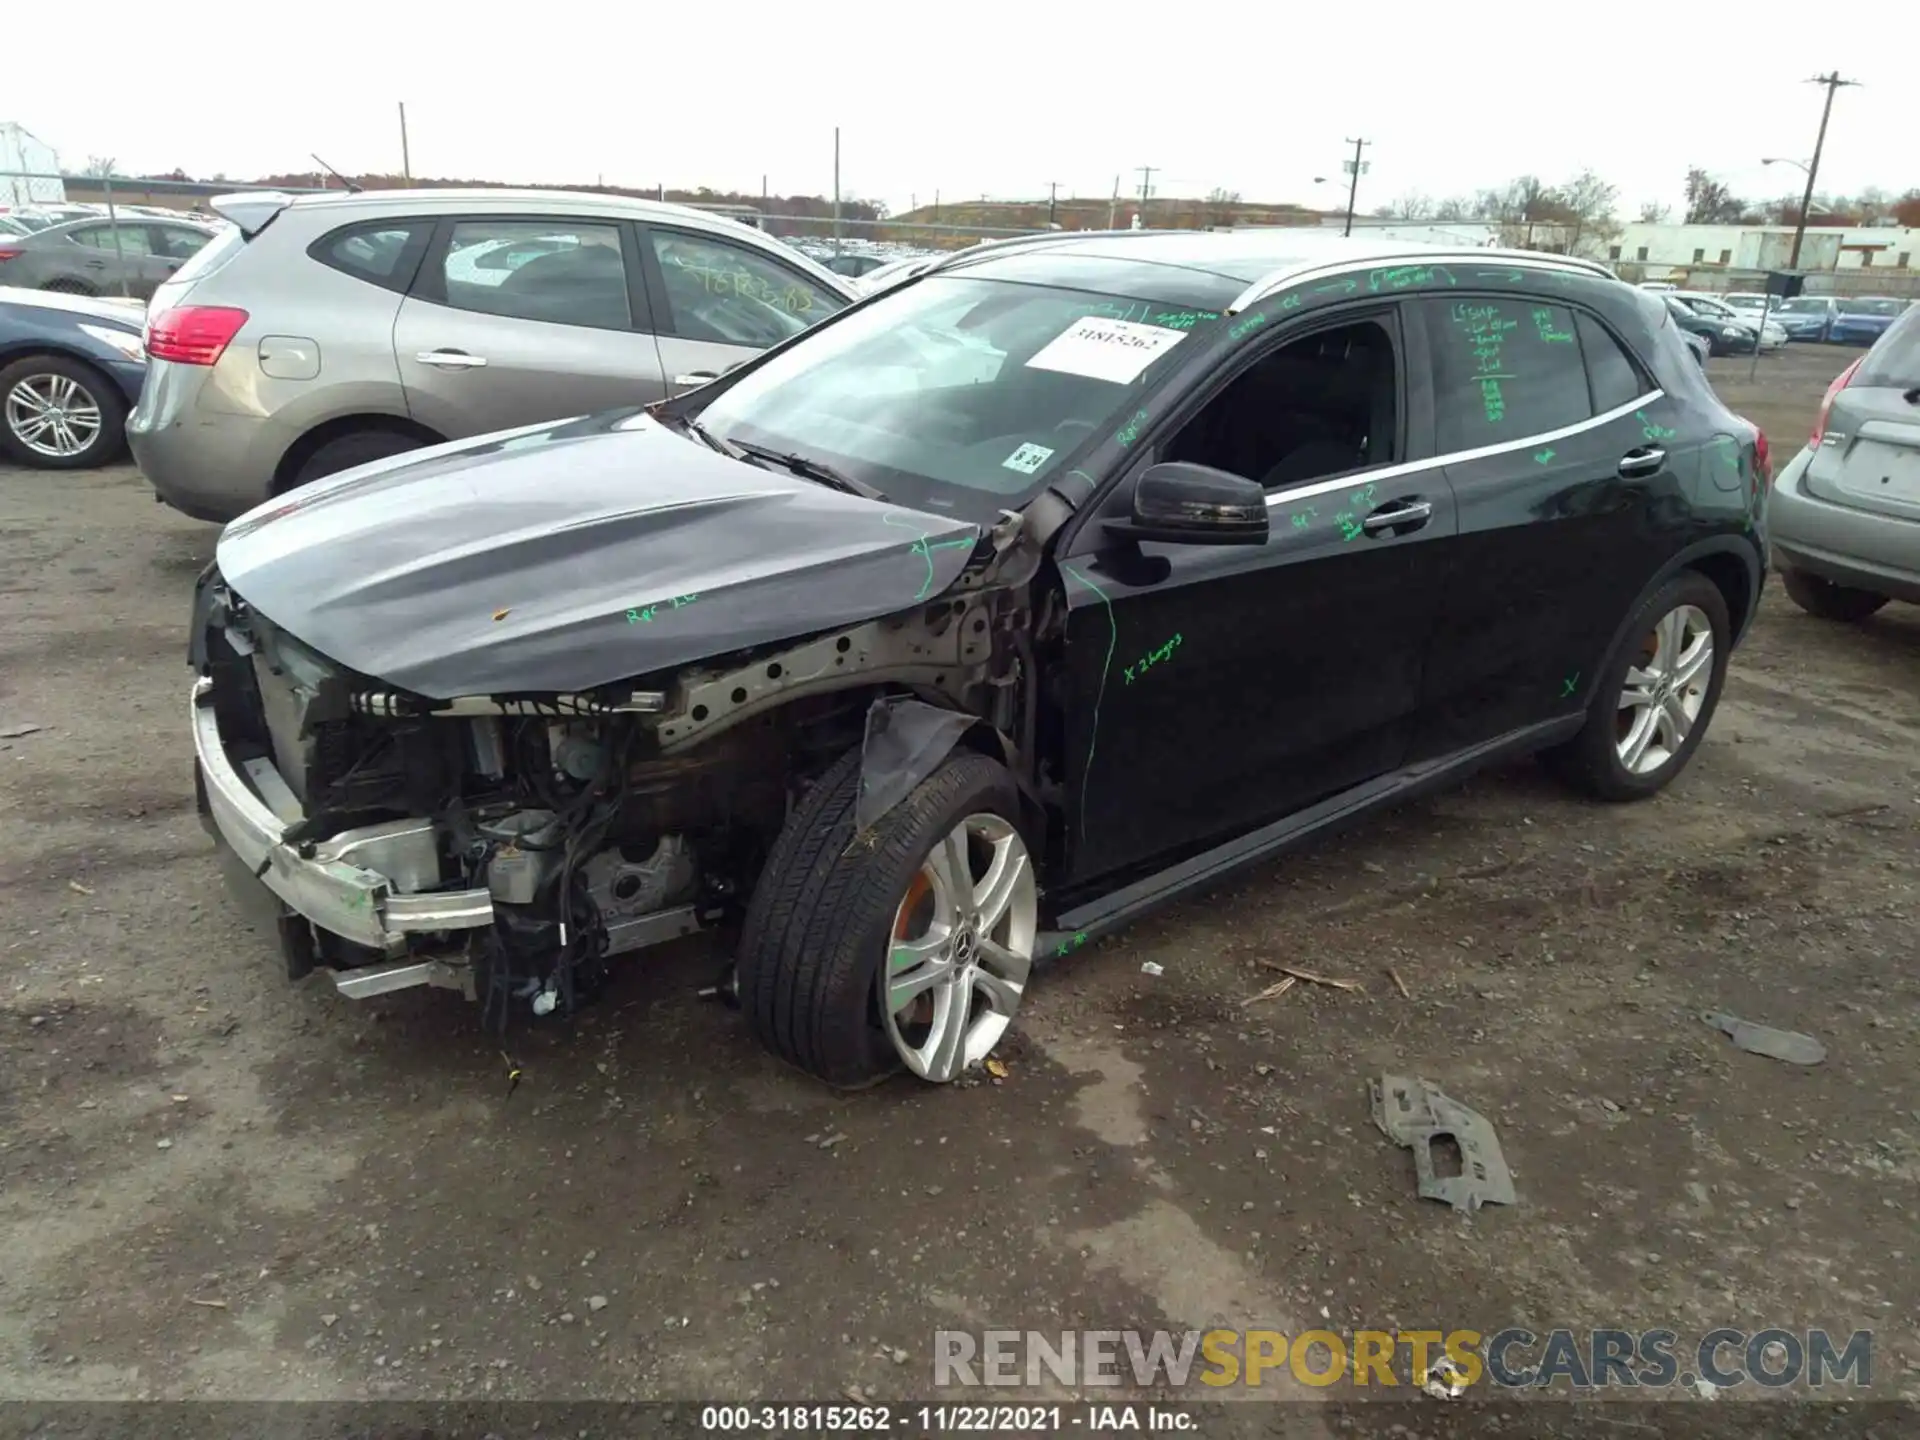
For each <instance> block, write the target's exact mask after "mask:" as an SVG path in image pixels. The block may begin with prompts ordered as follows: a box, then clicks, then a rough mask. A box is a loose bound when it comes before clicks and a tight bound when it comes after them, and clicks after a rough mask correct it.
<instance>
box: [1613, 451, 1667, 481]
mask: <svg viewBox="0 0 1920 1440" xmlns="http://www.w3.org/2000/svg"><path fill="white" fill-rule="evenodd" d="M1666 463H1667V452H1666V451H1664V450H1662V449H1661V448H1660V447H1659V446H1658V445H1642V446H1641V447H1640V448H1639V449H1637V450H1629V451H1627V453H1626V454H1625V455H1622V456H1621V457H1620V475H1621V478H1622V479H1625V480H1644V479H1646V478H1647V476H1649V475H1657V474H1659V473H1660V467H1661V466H1662V465H1664V464H1666Z"/></svg>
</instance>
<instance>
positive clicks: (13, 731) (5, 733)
mask: <svg viewBox="0 0 1920 1440" xmlns="http://www.w3.org/2000/svg"><path fill="white" fill-rule="evenodd" d="M44 728H45V727H44V726H40V725H8V726H7V727H5V728H4V729H0V740H18V739H19V738H20V737H21V736H22V735H31V734H33V733H34V732H35V731H36V730H41V729H44Z"/></svg>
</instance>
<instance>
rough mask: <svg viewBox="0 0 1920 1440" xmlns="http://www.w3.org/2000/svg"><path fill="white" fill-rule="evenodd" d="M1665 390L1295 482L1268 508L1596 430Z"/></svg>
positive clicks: (1269, 502) (1271, 498) (1271, 499)
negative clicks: (1534, 427)
mask: <svg viewBox="0 0 1920 1440" xmlns="http://www.w3.org/2000/svg"><path fill="white" fill-rule="evenodd" d="M1666 393H1667V392H1666V391H1664V390H1660V389H1654V390H1649V391H1648V392H1647V393H1646V394H1645V395H1642V396H1640V397H1639V398H1638V399H1634V400H1629V401H1628V402H1627V403H1626V404H1624V405H1616V406H1614V408H1613V409H1611V410H1609V411H1607V412H1606V413H1605V414H1603V415H1595V416H1593V417H1592V418H1591V419H1588V420H1581V421H1578V422H1576V423H1575V424H1572V425H1562V426H1561V427H1560V428H1559V429H1558V430H1542V431H1539V432H1537V433H1536V434H1532V435H1522V436H1520V437H1519V438H1518V439H1515V440H1502V441H1501V442H1500V443H1499V444H1498V445H1481V446H1477V447H1475V448H1474V449H1472V450H1454V451H1450V452H1448V453H1447V454H1445V455H1434V456H1431V457H1430V458H1428V459H1425V460H1409V461H1407V462H1406V463H1404V464H1400V465H1388V466H1385V467H1383V468H1381V469H1378V470H1349V471H1347V472H1346V473H1345V474H1344V475H1340V476H1336V477H1335V478H1333V479H1331V480H1316V481H1314V482H1313V483H1312V484H1311V485H1296V486H1295V487H1294V488H1292V489H1291V490H1283V491H1281V492H1280V493H1279V494H1277V495H1269V496H1268V497H1267V508H1268V509H1269V510H1271V509H1273V508H1274V507H1276V506H1279V505H1291V504H1292V503H1293V502H1294V501H1296V500H1309V499H1312V498H1313V497H1314V496H1316V495H1330V494H1332V493H1333V492H1334V491H1336V490H1351V489H1352V488H1354V487H1355V486H1356V485H1373V484H1377V483H1378V482H1379V481H1382V480H1394V479H1398V478H1399V477H1401V476H1403V475H1418V474H1420V473H1421V472H1422V471H1426V470H1432V469H1436V468H1438V467H1440V466H1444V465H1464V464H1466V463H1467V462H1469V461H1472V460H1484V459H1487V458H1488V457H1490V456H1494V455H1506V454H1509V453H1511V452H1513V451H1515V450H1526V449H1529V448H1530V447H1532V446H1535V445H1539V444H1543V443H1545V442H1549V441H1553V440H1564V439H1566V438H1567V437H1569V436H1572V435H1579V434H1583V433H1584V432H1586V431H1588V430H1597V429H1598V428H1599V427H1600V426H1602V425H1611V424H1612V423H1613V422H1614V421H1616V420H1624V419H1626V418H1627V416H1629V415H1631V414H1633V412H1634V411H1636V410H1641V409H1644V408H1645V407H1647V406H1648V405H1651V404H1653V402H1654V401H1656V400H1659V399H1662V398H1664V397H1665V395H1666Z"/></svg>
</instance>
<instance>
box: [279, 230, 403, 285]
mask: <svg viewBox="0 0 1920 1440" xmlns="http://www.w3.org/2000/svg"><path fill="white" fill-rule="evenodd" d="M432 228H433V227H432V224H431V222H429V221H426V220H376V221H370V222H368V223H366V224H364V225H349V226H348V227H347V228H346V229H344V230H335V231H333V232H332V233H331V234H329V235H323V236H321V237H320V238H319V239H318V240H316V241H314V242H313V244H312V245H311V246H309V247H308V249H307V253H308V254H309V255H311V256H312V257H313V258H314V259H316V260H318V261H319V262H320V263H321V264H322V265H328V266H331V267H332V268H333V269H335V270H339V271H342V272H343V273H345V274H348V275H351V276H353V277H354V278H355V279H359V280H366V281H368V282H370V283H372V284H374V285H379V286H381V287H382V288H384V289H387V290H405V289H406V288H407V286H408V285H409V284H410V283H411V282H412V280H413V272H414V270H415V269H416V268H417V267H418V266H419V264H420V252H421V251H422V250H424V249H425V248H426V243H427V235H428V234H429V232H430V231H431V230H432Z"/></svg>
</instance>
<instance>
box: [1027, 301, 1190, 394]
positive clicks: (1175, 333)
mask: <svg viewBox="0 0 1920 1440" xmlns="http://www.w3.org/2000/svg"><path fill="white" fill-rule="evenodd" d="M1186 338H1187V332H1186V331H1184V330H1168V329H1166V328H1165V327H1163V326H1159V325H1139V324H1135V323H1134V322H1133V321H1131V320H1108V319H1106V318H1104V317H1103V316H1099V315H1087V316H1083V317H1082V318H1081V319H1078V320H1076V321H1074V322H1073V324H1071V325H1069V326H1068V327H1067V328H1066V329H1065V330H1063V331H1061V333H1060V334H1058V335H1056V336H1054V338H1053V339H1051V340H1049V341H1048V342H1047V343H1046V345H1045V346H1044V347H1043V348H1042V349H1041V351H1040V353H1039V354H1037V355H1035V356H1034V357H1033V358H1032V359H1031V360H1029V361H1027V365H1028V367H1029V368H1031V369H1034V370H1058V371H1059V372H1060V373H1062V374H1063V375H1084V376H1086V377H1087V378H1088V379H1089V380H1106V381H1109V382H1111V383H1112V384H1115V385H1131V384H1132V383H1133V382H1134V381H1135V380H1137V379H1139V377H1140V372H1141V371H1142V370H1145V369H1146V368H1147V366H1149V365H1151V364H1152V363H1153V362H1154V361H1155V360H1157V359H1159V358H1160V357H1161V356H1162V355H1164V354H1166V353H1167V351H1169V350H1171V349H1172V348H1173V347H1174V346H1176V345H1178V344H1179V343H1180V342H1181V341H1182V340H1184V339H1186Z"/></svg>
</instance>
